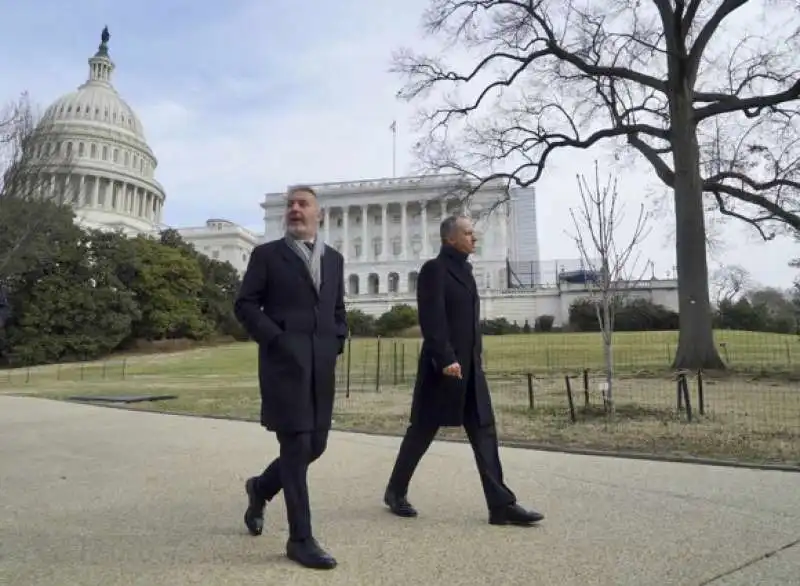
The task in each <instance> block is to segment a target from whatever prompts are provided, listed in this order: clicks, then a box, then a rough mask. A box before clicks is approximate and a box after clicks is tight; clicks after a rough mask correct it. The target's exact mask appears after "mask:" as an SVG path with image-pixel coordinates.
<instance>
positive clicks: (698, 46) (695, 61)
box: [687, 0, 749, 86]
mask: <svg viewBox="0 0 800 586" xmlns="http://www.w3.org/2000/svg"><path fill="white" fill-rule="evenodd" d="M747 2H749V0H724V2H723V3H722V5H721V6H720V7H719V8H717V10H716V11H715V12H714V14H713V15H712V16H711V18H710V19H709V20H708V22H706V24H705V25H704V26H703V28H702V29H700V32H699V33H698V34H697V39H695V41H694V44H693V45H692V48H691V50H690V51H689V59H688V63H687V77H688V78H689V80H691V85H692V86H694V80H695V79H696V78H697V71H698V69H699V68H700V61H701V60H702V58H703V53H704V52H705V50H706V47H707V46H708V43H709V42H710V41H711V38H712V37H713V36H714V33H715V32H717V29H718V28H719V26H720V25H721V24H722V21H724V20H725V19H726V18H727V17H728V16H730V15H731V14H733V13H734V12H735V11H736V10H738V9H739V8H741V7H742V6H744V5H745V4H747ZM698 4H699V2H698Z"/></svg>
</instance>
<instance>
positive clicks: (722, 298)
mask: <svg viewBox="0 0 800 586" xmlns="http://www.w3.org/2000/svg"><path fill="white" fill-rule="evenodd" d="M709 284H710V287H711V290H712V292H713V298H714V303H715V305H716V306H717V307H719V306H720V304H722V303H730V302H732V301H734V300H735V299H736V298H737V297H738V296H739V295H741V294H743V293H744V292H745V291H746V290H747V289H749V288H750V287H751V286H752V284H753V283H752V279H751V277H750V273H749V272H748V271H747V269H745V268H744V267H741V266H739V265H725V266H723V267H720V268H718V269H717V270H716V271H714V272H713V273H712V275H711V280H710V283H709Z"/></svg>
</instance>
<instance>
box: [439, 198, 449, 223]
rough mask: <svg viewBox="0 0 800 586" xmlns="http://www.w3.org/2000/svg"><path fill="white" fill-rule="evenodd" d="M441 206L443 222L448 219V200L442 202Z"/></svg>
mask: <svg viewBox="0 0 800 586" xmlns="http://www.w3.org/2000/svg"><path fill="white" fill-rule="evenodd" d="M439 204H440V205H441V206H442V220H444V219H445V218H446V217H447V200H444V199H443V200H441V201H440V202H439Z"/></svg>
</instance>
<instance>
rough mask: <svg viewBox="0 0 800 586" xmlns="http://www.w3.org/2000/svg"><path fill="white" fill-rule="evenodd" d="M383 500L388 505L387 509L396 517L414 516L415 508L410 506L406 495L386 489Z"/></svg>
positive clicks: (415, 514)
mask: <svg viewBox="0 0 800 586" xmlns="http://www.w3.org/2000/svg"><path fill="white" fill-rule="evenodd" d="M383 502H384V503H386V506H387V507H389V510H390V511H391V512H392V513H394V514H395V515H397V516H398V517H416V516H417V509H415V508H414V507H413V506H411V503H410V502H408V500H407V499H406V497H404V496H398V495H397V494H395V493H394V492H392V491H391V490H388V489H387V490H386V493H385V494H384V495H383Z"/></svg>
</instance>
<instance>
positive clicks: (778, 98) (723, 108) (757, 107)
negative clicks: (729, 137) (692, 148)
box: [694, 80, 800, 122]
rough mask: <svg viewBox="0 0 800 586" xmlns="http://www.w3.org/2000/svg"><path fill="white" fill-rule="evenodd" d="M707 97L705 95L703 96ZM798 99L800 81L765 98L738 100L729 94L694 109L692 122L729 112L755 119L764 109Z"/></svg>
mask: <svg viewBox="0 0 800 586" xmlns="http://www.w3.org/2000/svg"><path fill="white" fill-rule="evenodd" d="M705 97H706V98H707V97H708V96H707V95H706V96H705ZM798 98H800V80H798V81H796V82H795V83H794V84H793V85H792V86H791V87H790V88H788V89H786V90H784V91H782V92H778V93H776V94H770V95H767V96H753V97H751V98H738V97H736V96H732V95H730V94H728V95H723V96H718V99H717V100H716V102H715V103H713V104H709V105H708V106H703V107H702V108H695V109H694V120H695V121H696V122H700V121H701V120H705V119H706V118H710V117H712V116H719V115H720V114H727V113H730V112H742V113H744V115H745V116H747V117H748V118H756V117H758V116H760V115H761V113H762V112H763V111H764V110H765V109H769V108H774V107H775V106H778V105H779V104H783V103H785V102H790V101H792V100H796V99H798Z"/></svg>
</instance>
